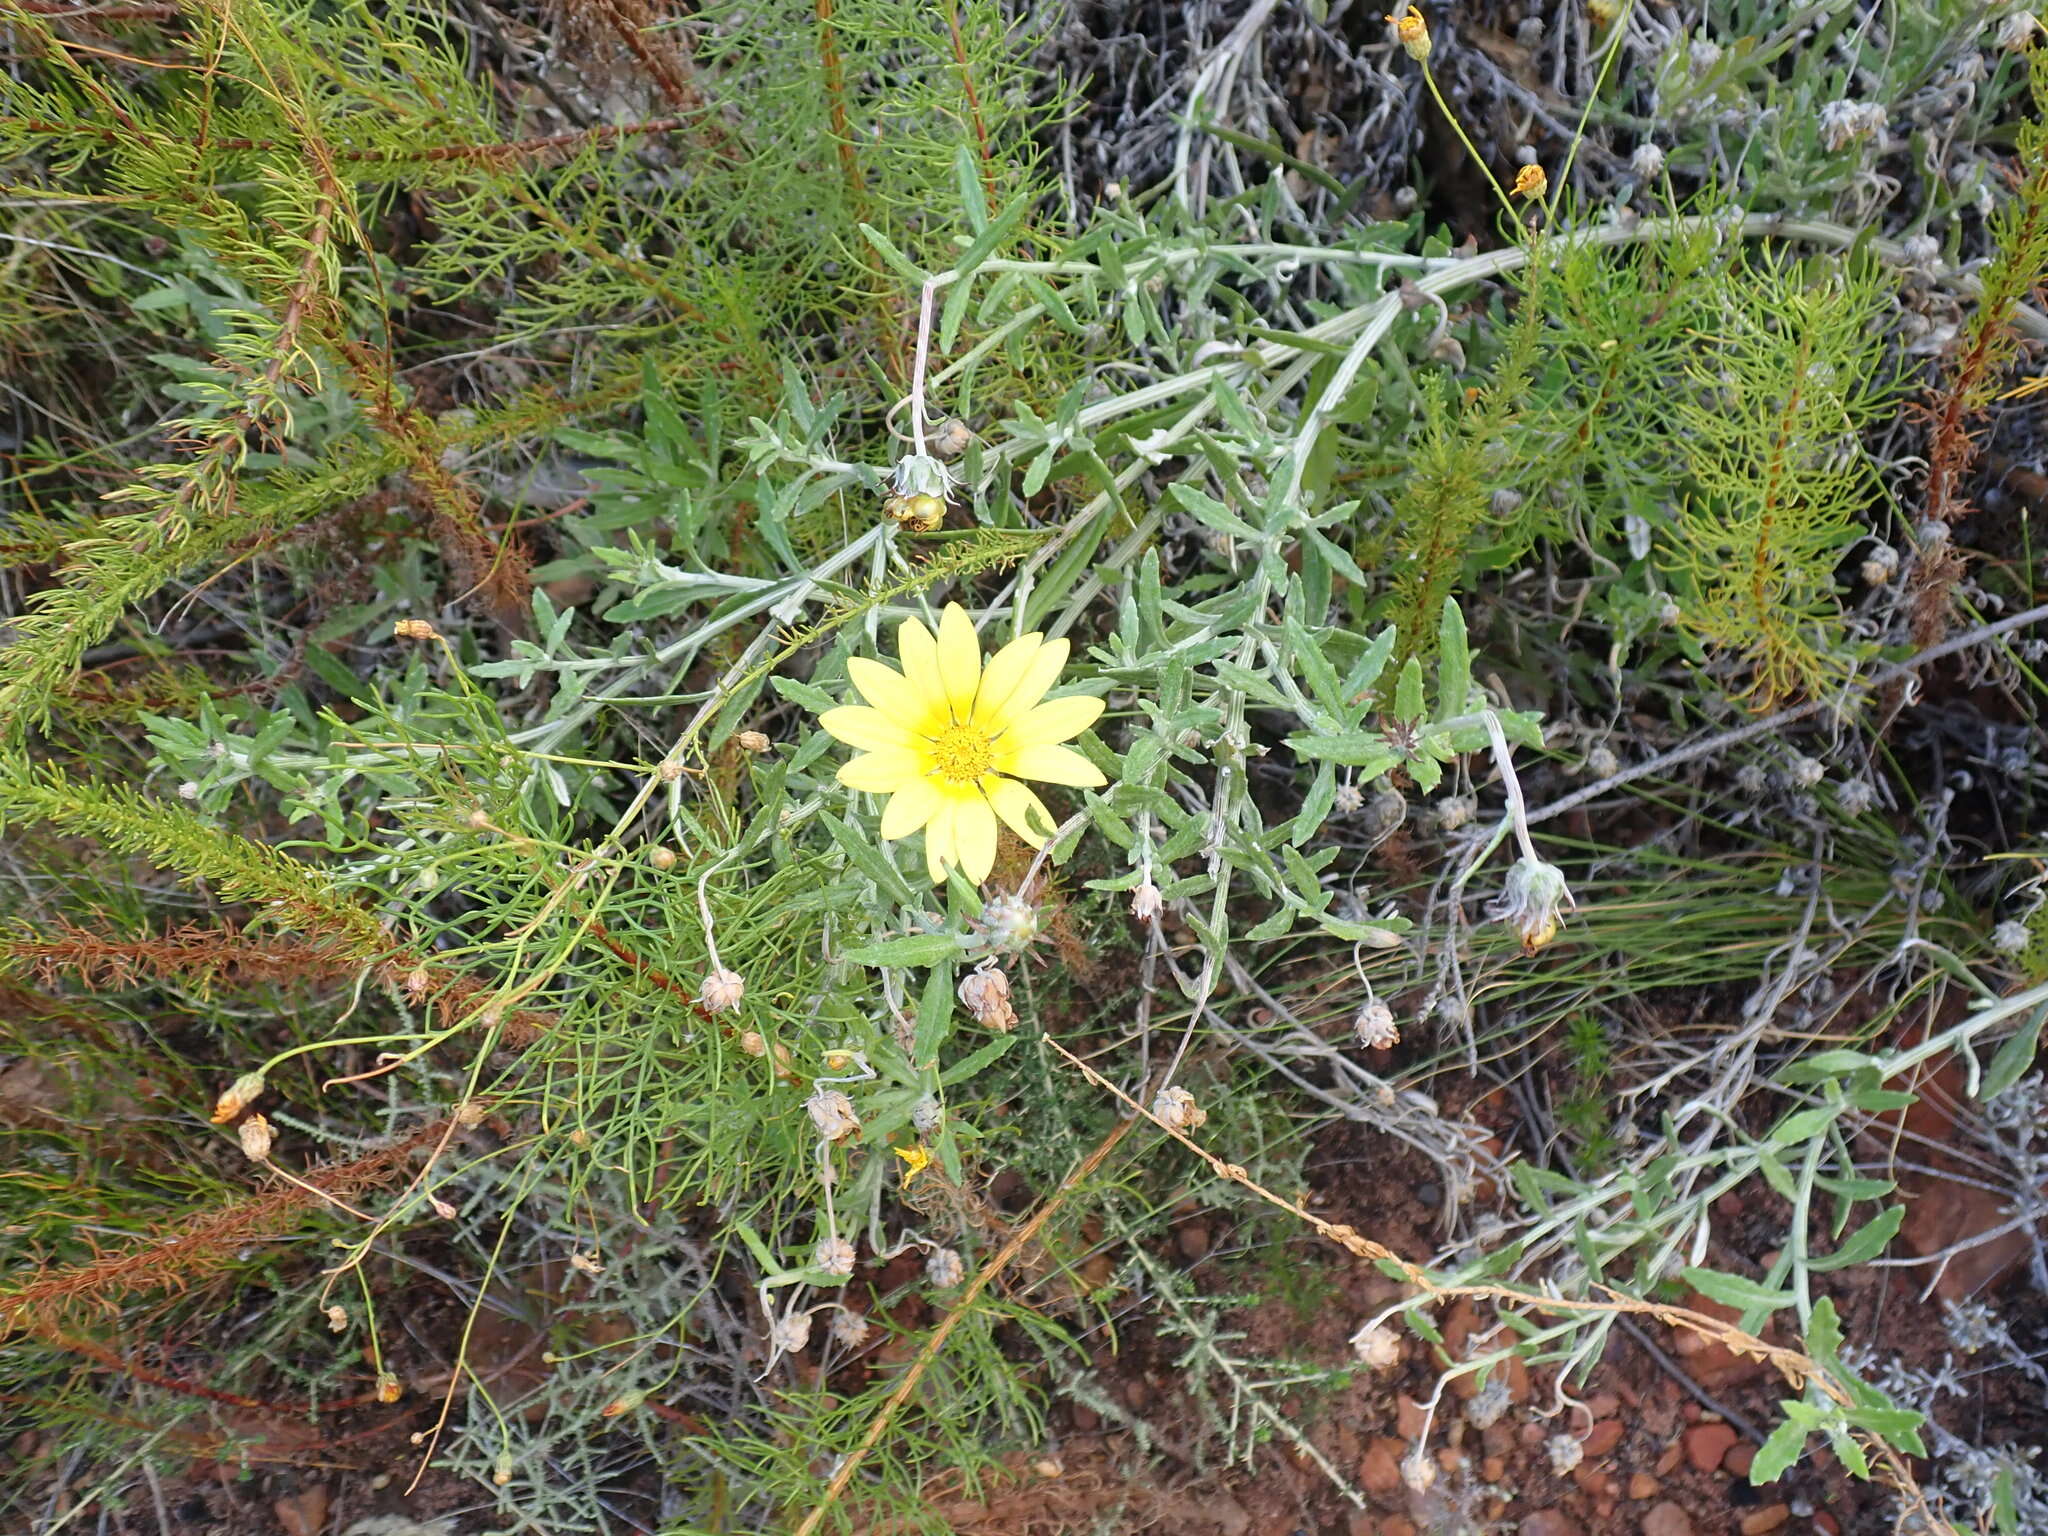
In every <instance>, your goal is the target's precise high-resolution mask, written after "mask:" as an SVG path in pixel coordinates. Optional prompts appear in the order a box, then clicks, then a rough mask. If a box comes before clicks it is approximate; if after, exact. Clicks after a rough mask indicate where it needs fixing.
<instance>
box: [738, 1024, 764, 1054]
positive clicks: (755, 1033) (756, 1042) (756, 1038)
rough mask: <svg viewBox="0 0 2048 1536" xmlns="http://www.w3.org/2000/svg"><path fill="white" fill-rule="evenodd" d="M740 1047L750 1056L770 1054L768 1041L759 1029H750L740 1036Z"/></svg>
mask: <svg viewBox="0 0 2048 1536" xmlns="http://www.w3.org/2000/svg"><path fill="white" fill-rule="evenodd" d="M740 1049H741V1050H743V1051H745V1052H746V1053H747V1054H748V1055H749V1056H766V1055H767V1054H768V1042H767V1041H766V1040H763V1039H762V1038H761V1032H760V1031H759V1030H758V1029H750V1030H748V1031H747V1032H746V1033H745V1034H743V1035H741V1036H740Z"/></svg>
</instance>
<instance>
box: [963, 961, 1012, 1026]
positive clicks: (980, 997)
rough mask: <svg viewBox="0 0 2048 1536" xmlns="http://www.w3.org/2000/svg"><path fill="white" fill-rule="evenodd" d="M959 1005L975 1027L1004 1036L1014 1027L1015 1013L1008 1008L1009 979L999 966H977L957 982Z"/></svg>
mask: <svg viewBox="0 0 2048 1536" xmlns="http://www.w3.org/2000/svg"><path fill="white" fill-rule="evenodd" d="M959 992H960V1003H961V1006H962V1007H964V1008H965V1009H966V1010H967V1011H968V1012H969V1013H970V1014H972V1015H973V1016H974V1020H975V1022H976V1023H978V1024H982V1025H985V1026H986V1027H987V1028H989V1029H993V1030H999V1031H1001V1032H1003V1033H1005V1034H1007V1033H1009V1031H1011V1030H1013V1029H1015V1028H1016V1027H1017V1011H1016V1010H1015V1009H1014V1008H1012V1007H1011V1006H1010V978H1009V977H1007V976H1005V975H1004V974H1003V972H1002V968H1001V967H1000V966H997V965H994V964H985V965H981V966H977V967H976V968H975V969H973V970H971V971H969V972H968V973H967V974H966V975H965V976H963V977H962V978H961V979H960V987H959Z"/></svg>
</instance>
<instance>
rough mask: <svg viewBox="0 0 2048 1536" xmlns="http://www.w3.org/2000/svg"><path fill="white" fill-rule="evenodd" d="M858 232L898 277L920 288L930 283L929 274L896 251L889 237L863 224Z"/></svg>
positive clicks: (869, 225)
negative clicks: (893, 269) (906, 279)
mask: <svg viewBox="0 0 2048 1536" xmlns="http://www.w3.org/2000/svg"><path fill="white" fill-rule="evenodd" d="M860 232H861V233H862V234H863V235H866V236H867V239H868V244H869V245H872V246H873V247H874V248H875V249H876V250H878V251H880V252H881V253H882V260H884V261H886V262H888V263H889V265H890V266H892V267H894V268H895V269H896V270H897V272H898V273H899V274H900V275H902V276H903V277H905V278H908V279H909V280H910V281H911V282H913V283H915V284H917V286H918V287H920V288H922V287H923V286H924V285H925V284H926V283H928V282H930V281H931V273H929V272H927V271H925V270H924V268H922V267H920V266H919V265H918V264H917V263H916V262H914V261H912V260H911V259H910V258H909V257H908V256H906V255H904V254H903V253H902V252H901V251H899V250H897V249H896V247H895V245H894V244H893V243H892V242H891V241H890V239H889V237H888V236H887V235H885V234H883V233H882V232H881V231H880V230H879V229H877V228H875V226H874V225H872V224H863V225H861V227H860Z"/></svg>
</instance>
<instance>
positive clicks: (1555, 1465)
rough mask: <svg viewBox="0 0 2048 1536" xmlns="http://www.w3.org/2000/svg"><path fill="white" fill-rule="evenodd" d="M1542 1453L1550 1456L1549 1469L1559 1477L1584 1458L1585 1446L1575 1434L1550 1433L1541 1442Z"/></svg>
mask: <svg viewBox="0 0 2048 1536" xmlns="http://www.w3.org/2000/svg"><path fill="white" fill-rule="evenodd" d="M1543 1453H1544V1454H1545V1455H1546V1456H1548V1457H1549V1458H1550V1470H1551V1471H1553V1472H1555V1473H1556V1474H1557V1475H1558V1476H1559V1477H1564V1476H1565V1475H1567V1474H1568V1473H1569V1472H1570V1471H1571V1470H1572V1468H1573V1467H1576V1466H1577V1465H1578V1464H1579V1463H1580V1462H1582V1461H1584V1460H1585V1459H1586V1448H1585V1446H1583V1445H1581V1444H1580V1443H1579V1437H1578V1436H1577V1435H1552V1436H1551V1437H1550V1438H1549V1439H1548V1440H1546V1441H1544V1442H1543Z"/></svg>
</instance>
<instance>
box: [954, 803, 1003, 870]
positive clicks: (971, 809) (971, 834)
mask: <svg viewBox="0 0 2048 1536" xmlns="http://www.w3.org/2000/svg"><path fill="white" fill-rule="evenodd" d="M953 851H954V853H955V854H956V855H958V862H959V865H960V872H961V873H962V874H963V875H965V876H966V877H967V878H968V879H969V880H971V881H973V882H974V884H976V885H979V884H981V882H982V881H984V880H986V879H987V878H988V872H989V871H990V870H992V869H994V868H995V867H996V813H995V812H994V811H992V810H991V809H989V803H988V801H987V800H985V799H983V798H982V797H981V796H980V795H976V796H975V797H974V798H973V799H972V800H963V801H961V802H960V803H959V804H958V805H955V806H954V807H953Z"/></svg>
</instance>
